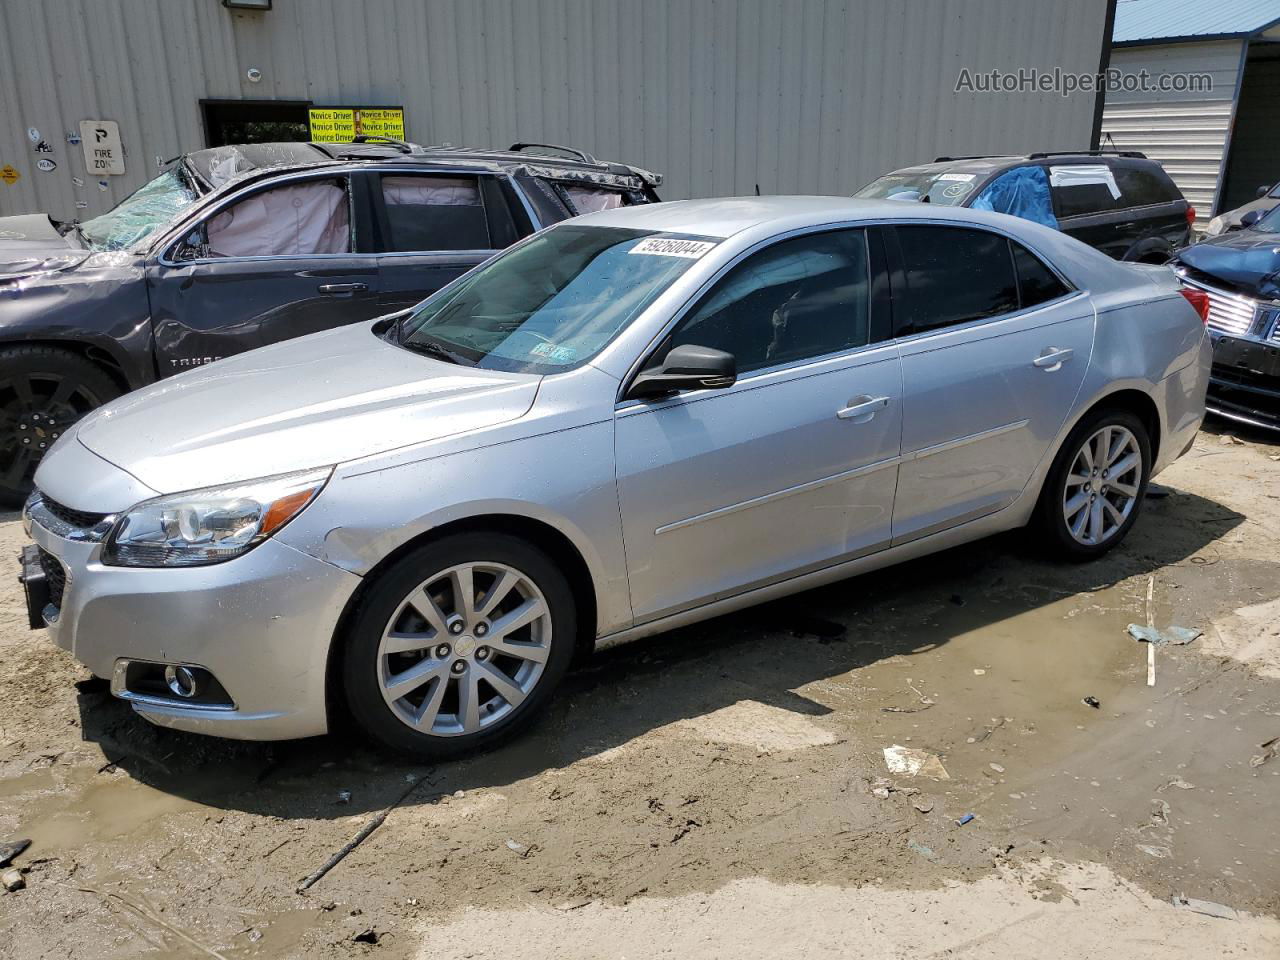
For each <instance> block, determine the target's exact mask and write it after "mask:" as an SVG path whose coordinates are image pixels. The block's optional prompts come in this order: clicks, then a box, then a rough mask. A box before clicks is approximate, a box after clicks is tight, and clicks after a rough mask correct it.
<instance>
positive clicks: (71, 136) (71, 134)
mask: <svg viewBox="0 0 1280 960" xmlns="http://www.w3.org/2000/svg"><path fill="white" fill-rule="evenodd" d="M67 143H69V144H71V146H73V147H78V146H80V134H78V133H76V132H75V131H74V130H68V131H67Z"/></svg>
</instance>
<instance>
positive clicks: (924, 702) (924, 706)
mask: <svg viewBox="0 0 1280 960" xmlns="http://www.w3.org/2000/svg"><path fill="white" fill-rule="evenodd" d="M907 686H908V687H910V688H911V692H912V693H914V694H915V695H916V699H917V700H919V701H920V704H921V705H920V706H918V707H881V708H880V710H881V712H883V713H922V712H923V711H925V710H928V709H929V708H930V707H932V706H933V701H932V700H930V699H929V698H928V697H926V696H925V695H924V694H923V693H921V692H920V690H919V688H918V687H917V686H916V685H915V684H914V683H912V682H911V678H910V677H907Z"/></svg>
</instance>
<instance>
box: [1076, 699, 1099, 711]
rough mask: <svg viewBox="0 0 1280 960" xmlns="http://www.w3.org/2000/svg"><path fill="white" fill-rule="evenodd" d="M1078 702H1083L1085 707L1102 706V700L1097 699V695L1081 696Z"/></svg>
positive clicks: (1095, 707)
mask: <svg viewBox="0 0 1280 960" xmlns="http://www.w3.org/2000/svg"><path fill="white" fill-rule="evenodd" d="M1080 702H1081V703H1083V704H1084V705H1085V706H1086V707H1093V709H1095V710H1098V709H1100V708H1101V707H1102V701H1101V700H1099V699H1098V698H1097V697H1081V698H1080Z"/></svg>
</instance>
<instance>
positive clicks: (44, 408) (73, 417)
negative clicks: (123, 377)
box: [0, 373, 102, 490]
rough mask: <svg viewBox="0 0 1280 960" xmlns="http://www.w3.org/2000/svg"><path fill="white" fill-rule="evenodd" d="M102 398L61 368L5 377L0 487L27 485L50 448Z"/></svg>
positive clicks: (0, 398)
mask: <svg viewBox="0 0 1280 960" xmlns="http://www.w3.org/2000/svg"><path fill="white" fill-rule="evenodd" d="M101 404H102V401H101V400H99V399H98V397H97V395H96V394H95V393H94V392H93V391H92V390H90V389H89V388H88V387H86V386H84V385H83V384H82V383H79V382H78V381H76V380H74V379H72V378H71V377H68V376H66V375H65V374H61V373H24V374H18V375H15V376H11V377H6V378H4V379H0V487H5V488H7V489H9V490H25V489H27V488H29V487H30V486H31V478H32V477H33V476H34V475H35V472H36V467H38V466H39V465H40V460H41V458H43V457H44V454H45V451H46V450H48V449H49V447H51V446H53V442H54V441H55V440H57V439H58V437H60V436H62V434H63V433H64V432H66V430H67V428H68V427H70V426H71V425H72V424H73V423H75V422H76V421H77V420H79V419H80V418H81V417H83V416H84V415H85V414H86V413H88V412H89V411H90V410H92V409H93V408H94V407H97V406H101Z"/></svg>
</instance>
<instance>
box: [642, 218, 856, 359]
mask: <svg viewBox="0 0 1280 960" xmlns="http://www.w3.org/2000/svg"><path fill="white" fill-rule="evenodd" d="M868 277H869V267H868V258H867V240H866V234H865V232H864V231H862V230H837V231H832V232H830V233H817V234H808V235H805V236H802V237H795V238H793V239H791V240H783V241H781V242H779V243H776V244H774V245H773V246H771V247H768V248H766V249H764V250H761V251H760V252H759V253H755V254H752V255H751V256H750V257H748V258H747V259H746V260H744V261H743V262H742V263H740V264H738V265H737V266H736V267H734V268H733V269H732V270H731V271H730V272H729V273H727V274H726V275H725V276H724V277H723V278H722V279H721V280H720V281H719V282H718V283H717V284H716V285H715V286H714V287H713V288H712V289H711V292H710V293H708V294H707V296H706V297H705V298H704V299H703V300H702V302H701V303H699V304H698V306H697V307H696V308H694V310H693V312H692V313H690V314H688V315H687V316H686V317H685V318H684V319H683V320H681V321H680V324H679V326H677V327H676V329H675V330H674V331H672V334H671V337H670V340H669V342H668V344H667V348H668V349H670V348H671V347H678V346H682V345H684V344H697V345H698V346H702V347H715V348H716V349H718V350H726V351H728V352H729V353H732V354H733V356H734V359H735V360H736V361H737V365H738V372H739V373H746V372H748V371H751V370H758V369H761V368H762V367H772V366H777V365H779V364H783V363H790V362H793V361H796V360H806V359H810V358H814V357H821V356H825V355H827V354H831V353H838V352H840V351H843V350H849V349H851V348H853V347H860V346H863V345H865V344H866V343H867V340H868V329H869V328H868V320H869V315H870V305H871V297H870V284H869V282H868ZM664 355H665V354H664Z"/></svg>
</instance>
